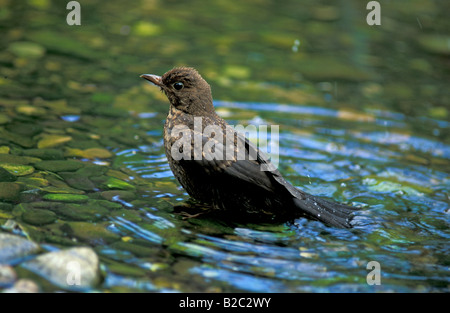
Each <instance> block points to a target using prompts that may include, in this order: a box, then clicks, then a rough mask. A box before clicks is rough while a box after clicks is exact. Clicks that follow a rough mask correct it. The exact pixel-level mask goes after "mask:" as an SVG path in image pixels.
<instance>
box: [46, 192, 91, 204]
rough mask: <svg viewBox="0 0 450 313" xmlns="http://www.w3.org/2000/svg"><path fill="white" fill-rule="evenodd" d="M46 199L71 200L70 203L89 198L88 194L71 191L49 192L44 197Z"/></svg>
mask: <svg viewBox="0 0 450 313" xmlns="http://www.w3.org/2000/svg"><path fill="white" fill-rule="evenodd" d="M42 198H43V199H44V200H49V201H58V202H70V203H84V202H87V201H88V200H89V197H88V196H85V195H77V194H70V193H49V194H46V195H44V196H43V197H42Z"/></svg>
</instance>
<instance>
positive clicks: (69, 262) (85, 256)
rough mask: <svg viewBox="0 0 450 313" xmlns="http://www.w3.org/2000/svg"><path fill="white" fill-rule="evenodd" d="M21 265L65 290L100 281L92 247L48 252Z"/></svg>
mask: <svg viewBox="0 0 450 313" xmlns="http://www.w3.org/2000/svg"><path fill="white" fill-rule="evenodd" d="M23 266H24V267H25V268H26V269H28V270H30V271H32V272H34V273H36V274H38V275H40V276H42V277H44V278H45V279H47V280H49V281H50V282H51V283H53V284H54V285H56V286H58V287H60V288H63V289H67V290H75V291H77V290H85V289H89V288H92V287H94V286H95V285H96V284H97V283H98V282H99V281H100V269H99V259H98V256H97V254H96V253H95V251H94V250H93V249H92V248H88V247H76V248H70V249H65V250H61V251H54V252H48V253H45V254H42V255H39V256H38V257H36V258H34V259H33V260H30V261H27V262H25V263H24V264H23Z"/></svg>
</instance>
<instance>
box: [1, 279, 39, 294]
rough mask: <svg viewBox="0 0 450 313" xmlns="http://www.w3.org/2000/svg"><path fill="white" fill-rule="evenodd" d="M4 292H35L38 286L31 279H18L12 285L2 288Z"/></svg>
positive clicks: (37, 290)
mask: <svg viewBox="0 0 450 313" xmlns="http://www.w3.org/2000/svg"><path fill="white" fill-rule="evenodd" d="M3 292H4V293H37V292H39V286H38V285H37V284H36V283H35V282H34V281H32V280H29V279H19V280H18V281H16V283H15V284H14V286H12V287H11V288H8V289H5V290H3Z"/></svg>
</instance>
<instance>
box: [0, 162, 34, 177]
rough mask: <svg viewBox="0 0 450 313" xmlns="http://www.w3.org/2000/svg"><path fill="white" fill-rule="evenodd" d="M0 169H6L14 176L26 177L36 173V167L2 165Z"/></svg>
mask: <svg viewBox="0 0 450 313" xmlns="http://www.w3.org/2000/svg"><path fill="white" fill-rule="evenodd" d="M0 167H2V168H4V169H5V170H7V171H8V172H10V173H11V174H13V175H14V176H25V175H29V174H32V173H34V167H33V166H31V165H21V164H13V163H0Z"/></svg>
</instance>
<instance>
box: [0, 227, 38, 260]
mask: <svg viewBox="0 0 450 313" xmlns="http://www.w3.org/2000/svg"><path fill="white" fill-rule="evenodd" d="M38 250H39V246H38V245H37V244H36V243H34V242H33V241H30V240H27V239H25V238H23V237H20V236H17V235H12V234H8V233H0V263H1V264H11V263H14V262H15V261H16V260H19V259H21V258H23V257H25V256H28V255H30V254H33V253H35V252H37V251H38Z"/></svg>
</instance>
